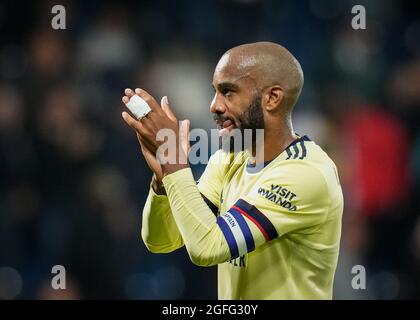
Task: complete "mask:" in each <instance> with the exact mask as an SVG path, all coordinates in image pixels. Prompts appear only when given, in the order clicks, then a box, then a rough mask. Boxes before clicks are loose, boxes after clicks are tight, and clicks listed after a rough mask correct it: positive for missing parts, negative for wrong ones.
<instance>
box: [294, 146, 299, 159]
mask: <svg viewBox="0 0 420 320" xmlns="http://www.w3.org/2000/svg"><path fill="white" fill-rule="evenodd" d="M293 150H295V156H294V157H293V159H296V158H297V157H298V156H299V149H298V147H297V145H296V144H294V145H293Z"/></svg>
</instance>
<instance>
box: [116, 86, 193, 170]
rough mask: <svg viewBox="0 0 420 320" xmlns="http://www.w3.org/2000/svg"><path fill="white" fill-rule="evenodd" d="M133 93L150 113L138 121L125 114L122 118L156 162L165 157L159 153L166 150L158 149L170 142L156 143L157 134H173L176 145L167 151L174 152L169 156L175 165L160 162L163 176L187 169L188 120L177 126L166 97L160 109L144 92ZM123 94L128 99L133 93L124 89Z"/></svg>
mask: <svg viewBox="0 0 420 320" xmlns="http://www.w3.org/2000/svg"><path fill="white" fill-rule="evenodd" d="M135 93H136V94H137V95H139V96H140V97H141V98H142V99H144V100H145V101H146V102H147V104H148V105H149V107H150V109H151V111H150V112H149V113H148V114H147V116H146V117H143V118H142V119H139V120H136V119H134V118H133V117H132V116H131V115H129V114H128V113H127V112H123V113H122V117H123V119H124V121H125V122H126V123H127V124H128V125H129V126H130V127H132V128H133V129H134V130H135V131H136V133H137V134H138V135H139V136H140V138H141V140H143V141H144V142H145V145H147V148H148V149H149V151H150V152H151V153H152V154H154V155H155V156H156V159H157V160H158V161H159V160H161V159H163V158H164V156H165V155H164V154H160V153H162V149H163V150H165V149H166V148H159V147H160V146H161V145H162V144H164V143H168V141H171V140H168V139H167V140H166V141H158V140H157V139H156V137H157V134H158V132H159V131H160V130H162V129H169V130H171V133H172V134H174V137H175V138H176V140H175V141H176V145H175V146H173V145H171V146H169V150H170V151H173V152H176V154H174V155H171V156H172V157H176V158H174V159H176V161H175V163H161V162H160V163H161V165H162V171H163V175H167V174H170V173H172V172H175V171H177V170H180V169H182V168H185V167H188V161H187V157H188V152H189V125H190V122H189V120H184V121H181V126H179V123H178V120H177V119H176V117H175V115H174V114H173V112H172V110H171V109H170V107H169V104H168V100H167V98H166V97H163V98H162V102H161V106H162V107H161V106H159V104H158V103H157V102H156V100H155V99H154V98H153V97H152V96H151V95H150V94H149V93H147V92H146V91H145V90H141V89H136V90H135ZM125 94H126V95H127V96H128V97H131V96H132V95H133V94H134V92H133V91H132V90H131V89H126V90H125ZM180 127H181V128H180ZM172 141H173V140H172ZM166 157H168V155H166Z"/></svg>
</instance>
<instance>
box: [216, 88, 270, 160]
mask: <svg viewBox="0 0 420 320" xmlns="http://www.w3.org/2000/svg"><path fill="white" fill-rule="evenodd" d="M214 118H215V120H218V119H223V120H228V119H229V118H223V116H219V115H215V116H214ZM230 120H231V121H232V122H233V119H230ZM236 124H237V128H234V129H233V130H232V132H231V133H230V134H229V135H227V136H224V137H222V139H221V145H220V147H221V149H223V150H224V151H225V152H229V153H237V152H240V151H244V150H248V151H251V155H253V154H254V152H255V150H256V148H257V143H263V141H260V140H261V137H260V136H259V135H258V133H261V131H260V130H261V129H264V113H263V110H262V106H261V94H259V93H258V94H256V95H255V97H254V98H253V100H252V101H251V104H250V105H249V107H248V108H247V110H245V111H244V112H243V113H242V114H241V115H240V116H239V117H238V123H236ZM262 139H264V135H263V136H262Z"/></svg>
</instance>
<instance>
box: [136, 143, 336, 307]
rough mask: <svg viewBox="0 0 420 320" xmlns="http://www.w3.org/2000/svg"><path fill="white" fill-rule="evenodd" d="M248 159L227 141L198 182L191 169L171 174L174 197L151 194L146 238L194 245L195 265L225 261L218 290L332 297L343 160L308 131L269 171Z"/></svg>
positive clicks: (165, 247)
mask: <svg viewBox="0 0 420 320" xmlns="http://www.w3.org/2000/svg"><path fill="white" fill-rule="evenodd" d="M248 160H249V157H248V156H247V153H246V152H240V153H237V154H228V153H224V152H223V151H221V150H219V151H217V152H216V153H215V154H214V155H213V156H212V157H211V158H210V160H209V163H208V165H207V167H206V169H205V171H204V173H203V175H202V176H201V178H200V179H199V182H198V184H197V185H196V184H195V182H193V181H191V180H192V179H193V178H192V174H191V170H190V169H182V170H180V171H177V172H175V173H173V174H170V175H168V176H166V177H165V178H164V179H163V182H164V186H165V189H166V192H167V196H158V195H156V194H154V192H153V191H152V190H151V192H150V194H149V198H148V200H147V203H146V206H145V209H144V212H143V213H144V215H143V228H142V236H143V240H144V241H145V243H146V245H147V246H148V248H149V249H150V250H151V251H153V252H170V251H172V250H175V249H177V248H179V247H181V246H183V244H185V245H186V247H187V250H188V253H189V254H190V257H191V259H192V261H193V262H195V263H196V264H198V265H204V266H207V265H215V264H217V265H218V297H219V299H331V298H332V288H333V280H334V274H335V270H336V266H337V259H338V253H339V245H340V236H341V219H342V212H343V196H342V190H341V187H340V183H339V178H338V174H337V169H336V166H335V165H334V163H333V161H332V160H331V159H330V158H329V157H328V155H327V154H326V153H325V152H324V151H323V150H322V149H321V148H320V147H319V146H318V145H317V144H315V143H314V142H313V141H311V140H310V139H309V138H308V137H307V136H304V137H300V138H299V139H297V140H295V141H294V142H293V143H292V144H291V145H290V146H288V147H287V148H286V149H285V150H284V152H282V153H281V154H280V155H278V156H277V157H276V158H275V159H273V160H272V161H270V162H269V163H266V165H265V166H264V167H263V168H262V169H260V170H255V168H253V167H252V166H250V165H249V162H248ZM205 204H207V205H205ZM156 224H159V227H158V226H157V225H156ZM154 225H155V227H154ZM163 226H165V230H162V229H163V228H162V227H163ZM153 228H155V230H154V231H153ZM163 233H165V234H163Z"/></svg>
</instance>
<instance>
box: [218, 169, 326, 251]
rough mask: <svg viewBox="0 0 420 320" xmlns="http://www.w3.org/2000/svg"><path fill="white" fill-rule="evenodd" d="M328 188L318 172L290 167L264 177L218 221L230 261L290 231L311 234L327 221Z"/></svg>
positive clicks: (316, 170)
mask: <svg viewBox="0 0 420 320" xmlns="http://www.w3.org/2000/svg"><path fill="white" fill-rule="evenodd" d="M328 199H329V197H328V186H327V183H326V181H325V179H324V177H323V175H322V174H321V172H319V170H318V169H316V168H313V167H311V166H308V165H305V164H302V163H300V164H293V165H292V164H291V165H289V168H288V169H287V170H278V171H277V172H273V173H269V174H267V177H265V178H264V177H263V179H261V181H260V182H259V183H257V184H256V185H255V186H254V187H253V188H252V190H251V191H250V192H249V193H248V194H246V195H242V196H241V197H240V198H239V199H238V200H237V201H236V202H235V203H234V205H233V206H231V208H230V209H229V210H228V211H227V212H226V213H224V214H222V215H220V216H219V217H218V218H217V224H218V225H219V226H220V229H221V230H222V232H223V234H224V237H225V239H226V242H227V243H228V246H229V250H230V253H231V257H232V258H236V257H238V256H241V255H243V254H246V253H249V252H251V251H253V250H255V248H257V247H258V246H260V245H263V244H264V243H266V242H269V241H272V240H275V239H276V238H279V237H281V236H283V235H285V234H288V233H291V232H303V233H305V232H311V230H314V229H315V228H317V227H318V226H319V225H321V224H322V223H323V222H324V221H325V220H326V218H327V215H328V206H329V203H328V202H329V200H328Z"/></svg>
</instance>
